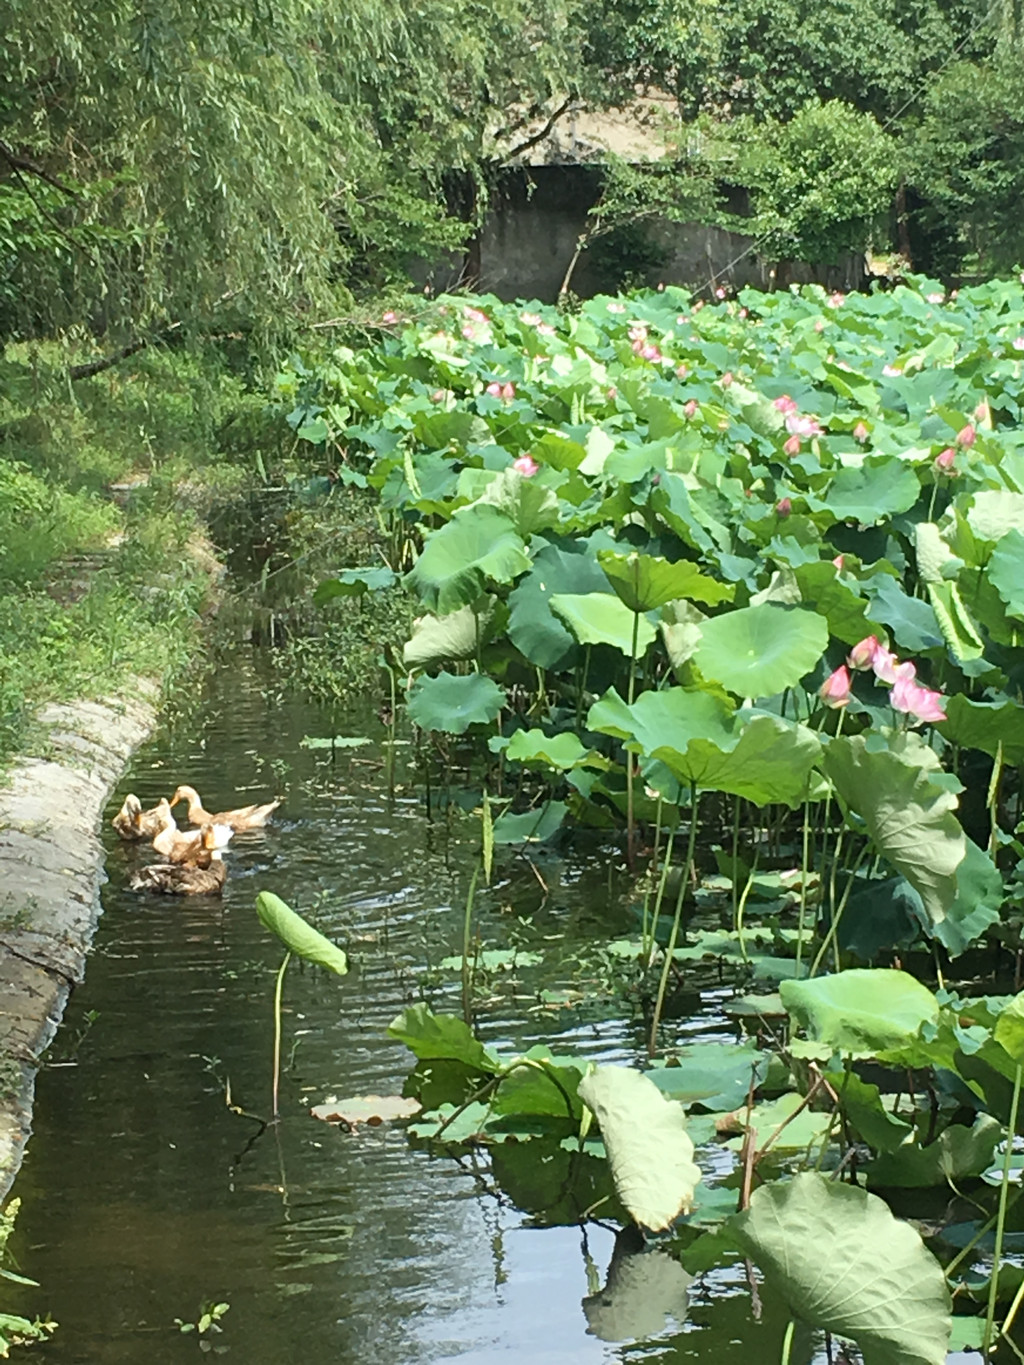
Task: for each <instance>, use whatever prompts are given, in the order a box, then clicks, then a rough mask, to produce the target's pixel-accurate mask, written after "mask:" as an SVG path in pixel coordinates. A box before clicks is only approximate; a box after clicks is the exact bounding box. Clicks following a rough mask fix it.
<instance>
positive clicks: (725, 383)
mask: <svg viewBox="0 0 1024 1365" xmlns="http://www.w3.org/2000/svg"><path fill="white" fill-rule="evenodd" d="M721 382H722V388H723V389H727V388H728V387H729V385H730V384H731V383H732V370H726V372H725V374H723V375H722V381H721Z"/></svg>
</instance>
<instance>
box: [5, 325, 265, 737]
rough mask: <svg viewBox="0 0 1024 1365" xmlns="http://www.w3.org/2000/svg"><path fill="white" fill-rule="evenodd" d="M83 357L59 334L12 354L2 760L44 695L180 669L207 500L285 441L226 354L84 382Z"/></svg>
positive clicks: (203, 573)
mask: <svg viewBox="0 0 1024 1365" xmlns="http://www.w3.org/2000/svg"><path fill="white" fill-rule="evenodd" d="M81 358H82V357H81V356H80V355H77V354H75V352H74V349H73V348H69V347H68V346H67V345H64V344H57V343H50V344H44V345H35V346H32V347H29V346H27V345H18V346H10V347H8V348H7V350H6V351H5V353H4V356H3V358H2V360H0V763H4V762H6V761H8V760H9V759H10V758H11V756H12V755H13V754H15V753H16V752H18V751H19V749H20V748H21V747H22V746H23V745H24V744H25V743H26V740H27V738H28V735H29V733H30V727H31V721H32V716H33V715H34V713H35V712H36V711H37V710H38V708H39V707H40V706H41V705H43V704H45V703H46V702H49V701H57V700H70V699H72V698H88V697H98V696H103V695H110V694H111V693H112V692H116V691H117V690H118V689H120V688H123V687H124V686H126V685H127V683H128V681H129V679H131V678H132V677H134V676H139V675H145V676H148V677H154V678H158V679H161V680H162V681H163V682H164V683H165V685H167V684H169V683H170V681H171V680H172V679H173V678H174V677H175V676H176V674H177V673H178V672H179V671H180V670H181V669H182V668H183V667H184V666H185V665H186V663H187V662H188V661H189V660H190V659H191V658H193V657H194V655H195V652H196V650H197V648H198V636H197V632H196V626H197V623H198V622H199V620H200V618H201V617H202V615H203V613H204V611H205V610H207V608H208V607H209V605H210V602H211V592H212V584H213V582H214V578H215V573H216V564H215V560H214V557H213V555H212V554H211V552H210V550H209V547H208V546H207V544H206V542H205V540H204V534H203V532H204V516H205V512H206V510H207V508H208V507H209V506H210V504H211V503H212V502H213V501H214V500H215V499H217V498H222V497H223V496H224V495H225V494H226V493H229V492H231V491H232V490H235V489H237V488H239V487H240V486H242V485H244V483H245V482H246V480H247V479H248V478H249V477H250V471H251V470H252V469H253V468H254V466H255V465H256V464H257V454H258V453H259V452H264V453H265V454H266V457H267V458H268V459H269V458H272V452H273V449H274V448H275V437H274V434H273V426H272V424H269V425H268V423H267V419H266V409H265V405H264V402H263V400H262V399H260V398H259V397H257V396H256V395H255V394H252V393H250V392H249V391H248V389H247V385H246V383H245V381H244V379H243V378H240V377H238V375H237V374H233V373H232V372H231V370H230V368H229V366H228V363H227V360H226V359H225V358H224V357H223V356H221V355H217V354H215V353H201V352H195V351H192V352H156V351H151V352H146V353H143V354H141V355H140V356H138V357H134V358H133V359H132V360H130V361H128V362H125V363H123V364H121V365H120V366H117V367H116V368H112V369H110V370H107V371H105V372H103V373H101V374H98V375H94V376H92V377H90V378H87V379H83V380H79V381H77V382H72V381H71V380H70V378H69V365H70V364H72V363H74V362H75V361H76V360H79V359H81ZM263 457H264V455H263V453H260V454H259V459H260V460H262V459H263Z"/></svg>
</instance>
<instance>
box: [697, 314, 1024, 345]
mask: <svg viewBox="0 0 1024 1365" xmlns="http://www.w3.org/2000/svg"><path fill="white" fill-rule="evenodd" d="M689 321H690V319H689V318H688V317H687V316H686V315H685V314H684V313H680V314H679V316H678V317H677V318H676V326H677V327H686V326H687V325H688V324H689ZM1021 340H1022V341H1024V337H1022V338H1021Z"/></svg>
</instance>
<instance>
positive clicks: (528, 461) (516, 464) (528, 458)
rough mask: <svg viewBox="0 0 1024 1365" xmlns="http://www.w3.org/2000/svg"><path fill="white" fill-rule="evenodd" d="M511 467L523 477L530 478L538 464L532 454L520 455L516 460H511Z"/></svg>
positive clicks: (538, 466)
mask: <svg viewBox="0 0 1024 1365" xmlns="http://www.w3.org/2000/svg"><path fill="white" fill-rule="evenodd" d="M512 468H513V469H516V470H518V471H519V473H520V474H522V476H523V478H524V479H532V478H533V476H534V474H536V472H537V470H538V469H540V465H539V464H538V463H537V461H536V460H535V459H534V458H533V456H532V455H520V456H519V458H518V460H513V461H512Z"/></svg>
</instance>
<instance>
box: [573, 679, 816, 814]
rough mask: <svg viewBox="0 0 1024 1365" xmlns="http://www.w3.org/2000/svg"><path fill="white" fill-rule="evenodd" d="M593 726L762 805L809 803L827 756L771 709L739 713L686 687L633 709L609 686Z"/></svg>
mask: <svg viewBox="0 0 1024 1365" xmlns="http://www.w3.org/2000/svg"><path fill="white" fill-rule="evenodd" d="M587 725H588V727H589V728H590V729H591V730H597V731H599V732H601V733H603V734H609V735H614V736H615V737H616V738H617V739H622V740H626V741H627V742H630V743H631V747H633V746H635V747H636V748H637V749H638V750H639V752H640V753H642V754H643V755H645V756H646V757H648V758H654V759H657V760H659V761H660V762H662V763H664V764H665V766H666V767H667V768H668V769H669V771H670V772H671V773H672V775H673V776H674V777H676V778H678V779H679V781H680V782H683V783H685V784H687V785H689V784H690V783H696V785H697V786H698V787H702V788H705V789H706V790H711V791H724V792H730V793H731V794H733V795H735V796H743V797H746V799H747V800H749V801H755V802H757V803H758V804H759V805H761V804H765V803H767V802H769V801H784V802H785V803H786V804H787V805H790V806H794V805H797V804H798V803H799V802H800V801H802V800H803V799H804V796H805V794H806V783H807V779H808V776H809V774H810V770H811V768H812V767H813V765H814V764H815V763H816V762H817V760H818V758H819V755H820V752H821V748H820V741H819V739H818V737H817V735H816V734H814V733H813V732H812V731H811V730H808V729H807V728H806V726H803V725H794V724H793V722H792V721H786V720H782V719H781V718H780V717H779V716H775V715H770V714H768V713H765V712H751V711H744V712H733V711H731V710H730V709H729V707H728V706H727V705H726V704H725V703H724V702H723V701H722V700H721V699H720V698H719V697H716V696H714V695H713V694H712V693H710V692H695V691H690V690H688V689H686V688H682V687H668V688H665V690H664V691H661V692H644V693H643V694H642V695H641V696H640V697H638V698H637V700H636V701H635V702H634V703H633V705H632V707H630V706H627V705H626V703H625V702H624V701H623V700H622V698H621V697H620V696H619V695H618V693H617V692H615V691H614V689H609V691H608V692H606V693H605V695H604V696H603V697H602V698H601V699H600V700H599V701H597V702H595V703H594V705H593V706H592V707H591V709H590V715H589V717H588V719H587ZM669 737H670V738H671V742H670V743H666V739H667V738H669Z"/></svg>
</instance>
